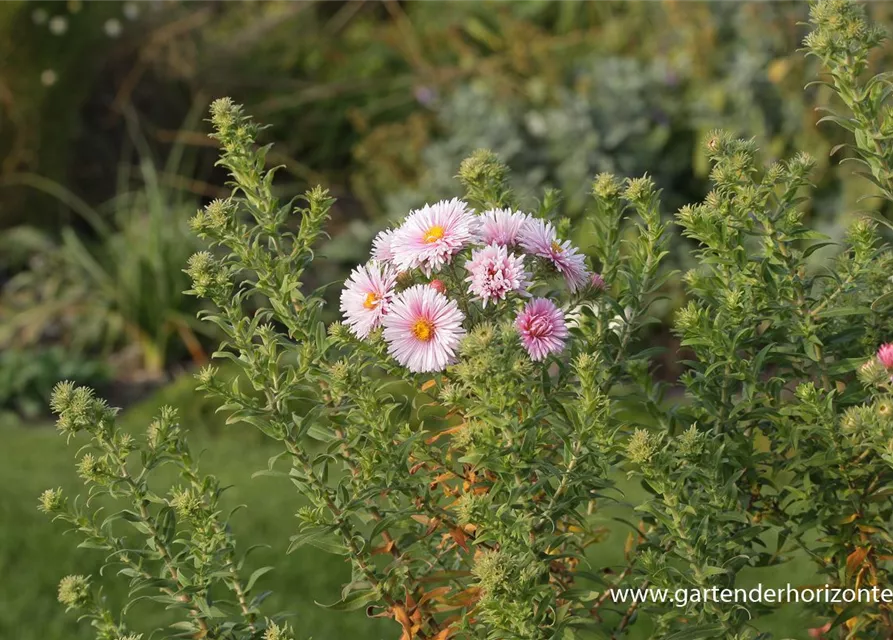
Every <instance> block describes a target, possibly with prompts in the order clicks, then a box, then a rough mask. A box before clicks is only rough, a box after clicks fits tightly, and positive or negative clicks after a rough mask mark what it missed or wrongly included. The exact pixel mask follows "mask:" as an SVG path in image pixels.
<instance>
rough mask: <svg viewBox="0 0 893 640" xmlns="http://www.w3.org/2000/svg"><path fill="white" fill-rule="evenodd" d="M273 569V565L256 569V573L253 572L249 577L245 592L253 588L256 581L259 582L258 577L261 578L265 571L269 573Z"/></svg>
mask: <svg viewBox="0 0 893 640" xmlns="http://www.w3.org/2000/svg"><path fill="white" fill-rule="evenodd" d="M272 570H273V567H261V568H260V569H256V570H255V571H254V573H252V574H251V577H250V578H248V582H247V583H246V584H245V593H248V592H250V591H251V588H252V587H253V586H254V583H255V582H257V579H258V578H260V577H261V576H262V575H264V574H265V573H269V572H270V571H272Z"/></svg>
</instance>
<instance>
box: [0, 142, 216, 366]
mask: <svg viewBox="0 0 893 640" xmlns="http://www.w3.org/2000/svg"><path fill="white" fill-rule="evenodd" d="M138 172H139V174H140V175H139V183H140V185H141V186H140V187H138V188H137V189H136V190H133V191H131V190H129V189H128V186H129V184H130V183H131V179H130V176H129V173H128V172H127V171H125V172H123V173H122V175H121V176H120V177H119V183H120V185H121V187H120V189H119V194H118V195H117V196H116V197H115V198H114V199H113V200H112V201H110V202H109V203H107V204H106V206H105V207H103V208H102V209H101V210H99V211H95V210H93V209H91V208H90V207H89V206H88V205H86V204H85V203H83V202H82V201H80V200H79V199H78V198H77V197H76V196H75V195H74V194H72V193H70V192H69V191H68V190H67V189H65V188H64V187H62V186H61V185H58V184H56V183H53V182H51V181H48V180H46V179H43V178H40V177H37V176H33V175H31V174H22V175H17V176H16V177H18V178H20V179H21V181H22V182H24V183H27V184H30V185H32V186H34V187H37V188H39V189H42V190H44V191H46V192H49V193H52V194H55V195H57V196H58V197H60V198H62V199H64V200H65V201H66V202H68V203H69V204H70V205H71V207H72V208H73V209H74V210H75V211H77V212H78V213H80V214H81V217H82V219H83V221H84V222H85V223H86V224H87V226H88V228H89V231H90V233H89V234H82V233H78V232H77V231H76V230H75V228H74V227H63V228H62V229H61V233H60V234H59V235H58V237H57V236H56V235H55V234H53V233H51V232H49V231H46V230H42V229H39V228H37V227H16V228H13V229H12V230H9V231H7V232H6V234H5V235H4V239H3V245H4V246H5V247H7V248H8V249H9V252H10V255H12V254H18V255H19V256H20V257H21V258H24V259H25V265H24V268H22V269H21V270H20V271H19V272H18V273H16V274H15V275H14V276H12V277H11V278H10V280H9V281H8V282H7V283H6V285H5V287H4V288H3V291H2V296H0V345H2V346H5V347H7V348H8V347H10V346H17V347H34V346H37V345H40V344H45V343H53V344H63V345H65V346H66V347H67V348H68V349H70V350H72V351H75V352H81V353H84V354H99V355H104V356H105V357H108V358H110V359H111V360H112V361H114V362H115V363H116V364H117V365H118V368H119V369H120V370H121V371H128V370H129V371H136V372H138V374H146V375H148V376H150V377H154V378H157V377H159V376H162V375H163V373H164V372H165V370H166V368H167V367H168V366H169V365H170V364H171V362H179V361H181V360H182V359H183V358H184V356H187V355H191V356H192V358H193V359H195V360H203V359H204V352H203V350H202V346H201V341H200V339H199V334H201V333H205V332H207V331H208V328H207V327H206V326H203V325H201V324H200V323H198V322H197V321H196V320H195V318H194V316H195V313H196V311H197V310H198V307H197V305H196V303H195V302H194V301H193V300H192V299H191V298H188V297H186V296H184V295H183V291H185V290H186V288H187V287H188V278H187V277H186V275H185V274H184V273H183V267H184V265H185V264H186V260H187V259H188V257H189V256H190V255H191V253H192V252H193V251H194V250H195V249H196V246H197V245H196V242H195V240H194V239H193V237H192V235H191V234H190V233H189V230H188V226H187V220H188V218H189V216H190V215H191V214H192V213H193V212H194V210H195V200H194V199H192V198H191V197H185V198H184V197H183V194H182V192H179V191H176V190H171V189H168V188H166V187H164V186H163V185H162V184H161V183H160V182H159V180H158V172H157V170H156V168H155V167H154V165H153V164H152V162H151V161H150V159H149V158H148V157H144V160H143V161H142V162H141V164H140V165H139V167H138ZM106 211H107V212H106Z"/></svg>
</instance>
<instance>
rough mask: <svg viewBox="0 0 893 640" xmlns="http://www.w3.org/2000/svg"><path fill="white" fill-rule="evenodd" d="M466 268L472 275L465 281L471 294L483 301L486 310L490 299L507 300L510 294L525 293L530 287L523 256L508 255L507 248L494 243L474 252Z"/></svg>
mask: <svg viewBox="0 0 893 640" xmlns="http://www.w3.org/2000/svg"><path fill="white" fill-rule="evenodd" d="M465 268H466V269H467V270H468V273H469V274H470V275H469V276H468V277H467V278H465V280H466V281H467V282H468V283H469V285H468V292H469V293H472V294H474V295H475V296H477V297H478V298H480V299H481V301H482V302H483V306H484V307H486V306H487V302H489V301H490V300H493V301H496V300H505V297H506V295H508V293H509V292H510V291H518V292H522V293H523V292H525V291H526V289H527V287H529V286H530V274H529V273H527V272H526V271H525V270H524V256H516V255H515V254H509V252H508V249H506V248H505V247H504V246H501V245H498V244H495V243H494V244H490V245H487V246H486V247H484V248H483V249H475V250H474V251H473V252H472V253H471V260H469V261H468V262H466V263H465Z"/></svg>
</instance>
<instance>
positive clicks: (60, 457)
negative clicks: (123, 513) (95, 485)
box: [0, 377, 817, 640]
mask: <svg viewBox="0 0 893 640" xmlns="http://www.w3.org/2000/svg"><path fill="white" fill-rule="evenodd" d="M192 388H193V380H192V379H191V377H184V378H182V379H180V380H179V381H177V382H175V383H174V384H173V385H171V386H170V387H167V388H165V389H163V390H161V391H160V392H158V393H157V394H156V395H155V396H154V397H152V398H151V399H150V400H148V401H146V402H144V403H142V404H140V405H138V406H135V407H133V408H132V409H130V410H129V411H127V412H126V413H125V414H124V415H123V417H122V425H123V426H124V427H125V428H126V429H128V430H131V431H132V432H134V433H137V432H140V431H142V430H143V429H144V428H145V426H146V425H147V424H148V422H149V421H150V419H151V417H152V416H153V415H154V413H155V412H156V411H157V409H158V407H160V406H161V405H163V404H171V405H173V406H175V407H178V408H180V409H181V414H182V417H183V420H182V421H183V424H184V425H186V426H191V427H192V431H191V432H190V444H191V445H192V447H193V449H194V450H195V451H199V450H203V451H204V453H203V455H202V466H203V468H204V469H205V470H207V471H209V472H211V473H214V474H215V475H217V476H218V477H219V478H220V479H221V482H222V483H223V484H224V485H233V487H232V488H231V489H230V490H228V491H227V493H226V494H225V497H226V503H227V504H228V505H229V506H235V505H237V504H246V505H248V509H245V510H242V511H240V512H239V513H238V515H237V516H236V518H235V521H234V529H235V530H236V534H237V536H238V539H239V543H240V546H241V548H243V549H244V548H247V547H248V546H249V545H252V544H258V543H262V544H267V545H270V547H271V548H270V549H263V550H260V551H258V552H257V553H256V554H253V555H252V559H251V564H252V567H253V568H256V567H260V566H264V565H274V566H276V570H275V571H273V572H271V573H269V574H267V575H266V576H264V577H263V578H262V579H261V581H260V583H259V588H261V589H270V590H272V591H273V592H274V595H273V596H271V600H270V601H269V604H270V605H271V606H270V609H269V610H270V611H278V610H288V611H292V612H294V613H295V616H294V618H293V619H292V621H291V622H292V625H293V626H294V627H295V630H296V632H297V633H296V635H297V637H298V638H301V639H302V640H304V639H306V638H310V637H312V638H315V639H316V640H331V639H336V638H337V639H340V638H362V639H363V640H376V639H378V638H381V639H385V638H387V639H393V638H396V637H397V636H398V635H399V628H398V627H397V625H395V624H394V623H393V622H391V621H382V620H372V619H369V618H366V617H365V615H364V614H363V612H352V613H333V612H330V611H327V610H325V609H323V608H321V607H319V606H316V605H315V604H314V601H316V602H323V603H331V602H335V601H337V600H338V598H339V591H340V587H341V585H342V584H343V583H345V582H347V581H348V580H349V577H350V568H349V566H348V565H347V564H346V563H344V562H343V561H342V560H340V559H338V558H336V557H335V556H330V555H326V554H324V553H322V552H321V551H319V550H316V549H313V548H310V547H305V548H304V549H303V550H299V551H298V552H296V553H294V554H292V555H285V549H286V547H287V546H288V539H289V536H291V535H293V534H294V533H295V531H296V521H295V518H294V517H293V514H294V512H295V510H296V509H297V507H298V506H299V504H300V501H299V499H298V498H297V496H296V495H295V492H294V490H293V488H292V487H291V485H290V484H288V482H287V481H285V480H284V479H282V478H275V477H268V476H258V477H256V478H252V474H253V473H254V472H255V471H257V470H259V469H263V468H265V467H266V464H267V459H268V458H269V457H270V456H271V455H274V454H275V453H277V452H278V451H277V449H276V448H275V446H274V445H272V444H270V443H268V442H267V441H265V440H264V438H263V437H261V435H260V434H259V433H258V432H256V431H255V430H252V429H249V428H247V427H240V426H230V427H222V425H221V424H220V421H219V419H217V418H215V417H214V413H213V407H212V406H211V405H210V404H209V403H207V402H206V401H203V400H200V399H197V398H196V396H195V394H194V392H193V391H192ZM0 443H2V445H0V575H2V576H3V580H0V638H16V640H48V639H50V640H54V639H59V640H62V639H65V640H81V639H83V640H87V639H88V638H93V637H94V636H93V635H92V634H91V633H90V628H89V627H88V626H86V625H83V624H78V623H77V621H76V619H75V616H74V615H72V614H65V613H64V611H63V608H62V607H61V605H59V603H58V602H57V601H56V585H57V583H58V581H59V579H60V578H61V577H62V576H64V575H67V574H70V573H88V572H89V573H94V572H95V571H96V570H97V569H98V567H99V566H100V564H101V562H102V554H101V553H100V552H96V551H92V550H83V549H76V548H75V547H76V545H77V543H78V541H77V540H76V538H75V537H73V536H62V535H60V533H61V530H62V527H63V525H61V524H59V523H56V524H55V525H54V524H51V523H50V522H49V519H48V518H47V516H45V515H44V514H42V513H39V512H38V511H37V509H36V502H37V496H38V495H39V494H40V492H41V491H43V490H44V489H46V488H48V487H56V486H61V487H63V489H64V490H66V492H67V493H68V495H72V494H74V493H76V492H78V491H79V490H80V488H81V485H80V482H79V480H78V479H77V477H76V475H75V472H74V460H75V453H76V449H77V446H76V445H74V444H72V445H71V446H67V445H66V443H65V440H64V438H63V437H61V436H60V435H59V434H58V433H57V432H56V430H55V429H54V428H51V427H50V426H49V425H45V426H30V427H23V426H21V425H18V424H12V423H10V422H6V423H2V418H0ZM618 482H620V483H621V485H622V486H623V488H624V490H625V491H626V492H627V494H628V495H629V497H630V498H632V499H635V498H636V497H637V495H639V494H640V490H638V489H637V488H636V487H634V486H630V485H629V483H628V482H626V481H625V479H623V478H622V477H618ZM613 516H620V517H625V518H628V519H633V518H634V516H633V515H632V514H630V513H629V511H627V510H626V509H625V508H622V507H615V508H612V509H607V510H605V511H604V512H602V514H601V516H600V518H601V519H602V520H603V522H602V524H604V525H605V526H606V527H607V528H608V529H610V534H609V536H608V538H607V540H606V541H605V542H604V543H602V544H599V545H595V546H594V548H593V557H592V560H593V562H594V564H595V566H602V567H603V566H609V565H611V564H619V563H620V562H621V561H622V557H623V544H624V540H625V537H626V530H625V529H624V527H623V525H619V524H618V523H617V522H616V521H615V520H613V519H612V517H613ZM742 578H743V580H742V582H743V584H741V585H739V586H743V587H748V588H750V587H752V586H754V585H756V584H757V583H759V582H762V583H763V584H764V585H766V586H773V587H775V586H779V587H780V586H784V584H785V583H787V582H791V583H793V584H810V583H816V582H817V580H815V578H814V574H813V573H812V571H811V568H810V566H809V563H808V562H807V561H806V559H805V558H796V559H795V560H794V561H792V562H791V563H789V564H787V565H784V566H783V567H780V568H772V569H762V570H752V571H748V572H745V574H744V576H742ZM104 584H105V585H107V586H106V592H107V595H108V596H109V599H110V600H111V601H112V602H113V603H114V602H117V601H119V600H120V599H121V598H122V597H123V595H124V594H123V590H124V588H125V585H124V584H123V582H121V581H120V580H116V579H115V578H114V577H113V576H107V577H106V579H105V582H104ZM161 620H163V618H159V612H158V611H156V610H153V609H150V608H148V607H146V606H140V605H138V606H137V607H135V608H134V609H133V611H132V613H131V614H130V616H129V617H128V622H129V624H131V626H132V627H133V628H134V629H135V630H137V631H150V630H151V629H153V628H155V627H157V626H158V625H159V624H160V623H161ZM757 626H758V627H759V628H760V629H762V630H767V631H772V632H773V637H774V638H796V639H798V640H799V639H801V638H802V639H804V640H805V639H807V638H808V637H809V636H808V634H807V629H808V628H809V627H812V626H817V623H815V622H814V621H811V620H810V619H809V617H808V616H807V614H806V612H805V611H803V609H802V608H801V607H798V606H796V605H785V606H783V607H781V608H780V609H779V610H778V611H777V612H776V613H775V614H773V615H772V616H767V617H764V618H762V619H760V620H759V621H757ZM650 628H651V625H650V623H649V621H648V620H646V619H644V618H643V619H641V620H640V621H639V622H638V623H637V624H636V625H634V626H633V627H632V629H631V633H630V635H629V636H628V637H629V638H631V639H636V638H641V639H644V638H649V637H651V636H650ZM156 636H157V634H156ZM146 637H148V635H147V636H146Z"/></svg>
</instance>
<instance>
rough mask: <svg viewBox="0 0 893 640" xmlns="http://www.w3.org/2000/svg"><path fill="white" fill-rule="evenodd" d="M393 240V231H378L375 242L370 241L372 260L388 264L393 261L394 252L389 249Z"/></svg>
mask: <svg viewBox="0 0 893 640" xmlns="http://www.w3.org/2000/svg"><path fill="white" fill-rule="evenodd" d="M393 240H394V230H393V229H385V230H384V231H380V232H379V233H378V235H377V236H375V240H373V241H372V259H373V260H378V261H379V262H390V261H391V260H393V259H394V250H393V249H392V248H391V242H393Z"/></svg>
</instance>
